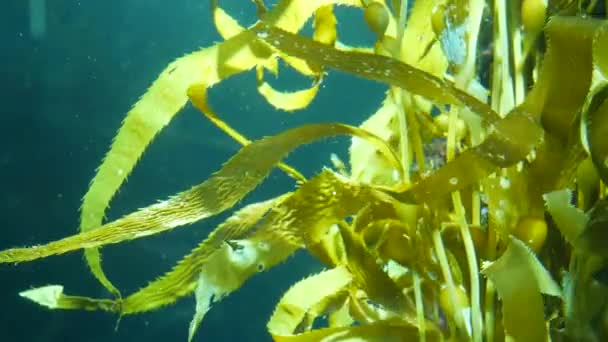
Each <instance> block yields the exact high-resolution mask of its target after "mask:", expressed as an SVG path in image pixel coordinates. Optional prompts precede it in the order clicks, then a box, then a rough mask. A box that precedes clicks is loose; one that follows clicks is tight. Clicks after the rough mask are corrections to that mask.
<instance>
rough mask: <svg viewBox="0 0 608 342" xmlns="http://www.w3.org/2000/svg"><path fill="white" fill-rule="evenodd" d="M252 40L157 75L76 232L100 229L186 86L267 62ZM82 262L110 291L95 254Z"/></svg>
mask: <svg viewBox="0 0 608 342" xmlns="http://www.w3.org/2000/svg"><path fill="white" fill-rule="evenodd" d="M253 38H254V36H252V34H251V33H249V32H243V33H242V34H239V35H237V36H235V37H234V38H232V39H230V40H228V41H225V42H223V43H220V44H218V45H215V46H213V47H209V48H206V49H203V50H201V51H198V52H194V53H192V54H189V55H186V56H184V57H181V58H179V59H177V60H176V61H174V62H173V63H171V64H169V66H167V68H166V69H165V70H164V71H163V72H162V73H161V74H160V75H159V77H158V79H157V80H156V81H154V83H153V84H152V86H151V87H150V88H149V89H148V91H147V92H146V93H145V94H144V95H143V96H142V98H141V99H140V100H139V101H138V102H137V103H136V104H135V106H134V107H133V109H131V111H129V113H128V114H127V117H126V118H125V120H124V122H123V125H122V127H121V128H120V130H119V131H118V134H117V135H116V137H115V139H114V142H113V144H112V148H111V149H110V151H109V152H108V153H107V155H106V157H105V158H104V161H103V163H102V164H101V166H100V167H99V169H98V171H97V174H96V175H95V177H94V178H93V181H92V182H91V186H90V188H89V190H88V191H87V193H86V195H85V196H84V198H83V202H82V207H81V226H80V230H81V232H83V233H84V232H87V231H89V230H91V229H93V228H96V227H99V226H101V223H102V218H103V215H104V212H105V209H106V208H107V206H108V203H109V202H110V200H111V198H112V197H113V195H114V194H115V193H116V191H117V190H118V188H119V187H120V185H121V184H122V183H123V181H124V180H125V179H126V177H127V175H128V174H129V173H130V172H131V170H132V169H133V167H134V166H135V164H136V162H137V160H138V159H139V157H140V156H141V154H142V153H143V151H144V150H145V149H146V147H147V146H148V144H149V143H150V142H151V141H152V139H153V138H154V136H155V135H156V134H157V133H158V132H160V130H162V129H163V128H164V127H165V126H166V125H167V124H168V123H169V121H170V120H171V119H172V118H173V116H174V115H175V114H176V113H177V112H178V111H179V109H180V108H181V107H183V105H184V104H185V103H186V101H187V100H188V97H187V95H186V90H187V89H188V87H189V86H190V85H191V84H193V83H196V82H201V81H202V82H204V83H205V84H207V85H209V86H210V85H213V84H215V83H217V82H218V81H220V80H221V79H223V78H226V77H228V76H230V75H233V74H234V73H237V72H241V71H244V70H247V69H250V68H252V67H253V66H255V65H256V64H257V63H259V62H260V61H263V60H264V59H265V58H267V57H269V56H270V54H271V52H270V51H269V50H267V49H266V50H265V48H264V47H263V46H259V45H260V44H255V43H253V42H255V40H253ZM256 45H258V46H257V47H256V48H255V52H254V47H255V46H256ZM85 256H86V259H87V262H88V263H89V266H90V268H91V270H92V272H93V273H94V274H95V275H96V276H97V277H98V279H100V281H101V282H102V283H103V284H104V285H105V286H106V288H108V289H110V290H111V289H113V286H112V285H111V284H110V283H109V281H108V280H107V279H106V277H105V276H104V275H103V272H102V269H101V262H100V258H99V252H98V251H97V250H95V249H89V250H88V251H86V252H85ZM112 292H115V293H116V291H112Z"/></svg>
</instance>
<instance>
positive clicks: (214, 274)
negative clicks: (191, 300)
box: [188, 227, 300, 341]
mask: <svg viewBox="0 0 608 342" xmlns="http://www.w3.org/2000/svg"><path fill="white" fill-rule="evenodd" d="M267 228H270V229H260V230H258V231H256V232H255V233H254V234H253V235H252V236H250V237H247V238H244V239H239V240H225V242H224V244H223V245H221V247H220V248H219V249H217V250H216V251H215V252H214V253H213V254H212V255H211V256H209V258H208V259H207V260H206V262H205V264H204V265H203V267H202V270H201V272H200V276H199V279H198V284H197V287H196V292H195V296H196V311H195V314H194V317H193V318H192V321H191V322H190V328H189V330H188V341H191V340H192V338H193V337H194V333H195V332H196V330H197V328H198V326H199V325H200V323H201V321H202V320H203V317H204V316H205V314H206V313H207V311H209V309H210V308H211V304H212V303H215V302H218V301H219V300H221V299H222V298H223V297H225V296H226V295H228V294H230V293H231V292H233V291H235V290H237V289H238V288H239V287H241V285H242V284H243V283H244V282H245V281H246V280H247V279H249V277H251V276H252V275H254V274H255V273H257V272H262V271H264V270H266V269H269V268H271V267H272V266H274V265H276V264H278V263H279V262H281V261H283V260H285V259H286V258H287V257H288V256H289V255H291V254H292V253H293V252H294V251H295V250H296V249H298V248H299V247H300V246H298V245H296V244H293V243H291V242H290V241H288V240H286V239H284V238H283V237H282V236H280V235H279V234H273V232H272V231H271V229H272V227H267Z"/></svg>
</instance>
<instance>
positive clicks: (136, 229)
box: [0, 123, 403, 263]
mask: <svg viewBox="0 0 608 342" xmlns="http://www.w3.org/2000/svg"><path fill="white" fill-rule="evenodd" d="M340 134H343V135H356V136H358V137H362V138H364V139H366V140H367V141H369V142H370V143H372V144H375V145H376V146H377V147H378V149H379V150H380V151H381V152H382V153H385V154H386V155H388V156H389V158H390V159H391V160H392V161H393V165H395V167H396V168H398V169H399V168H400V165H399V162H398V159H397V157H396V156H395V155H394V154H393V151H392V150H391V149H390V148H389V147H388V146H386V144H385V143H384V141H382V140H381V139H380V138H378V137H376V136H374V135H372V134H370V133H368V132H366V131H364V130H362V129H359V128H357V127H353V126H348V125H342V124H335V123H334V124H312V125H305V126H301V127H297V128H293V129H290V130H288V131H285V132H282V133H280V134H278V135H275V136H270V137H266V138H264V139H261V140H258V141H255V142H253V143H251V144H249V145H247V146H245V147H243V148H242V149H241V150H240V151H239V152H238V153H237V154H236V155H235V156H234V157H232V158H231V159H230V160H228V162H226V163H225V164H224V166H223V167H222V168H221V169H220V170H219V171H217V172H216V173H214V174H213V175H212V176H211V177H210V178H209V179H208V180H207V181H205V182H203V183H201V184H199V185H197V186H194V187H193V188H191V189H190V190H186V191H184V192H181V193H179V194H177V195H176V196H173V197H171V198H169V199H168V200H165V201H162V202H159V203H156V204H153V205H150V206H148V207H146V208H143V209H140V210H138V211H136V212H134V213H131V214H129V215H126V216H124V217H122V218H120V219H118V220H116V221H113V222H110V223H107V224H105V225H103V226H102V227H100V228H99V229H94V230H89V231H85V232H82V233H80V234H77V235H73V236H70V237H67V238H64V239H62V240H58V241H55V242H51V243H49V244H46V245H42V246H33V247H30V248H13V249H9V250H5V251H2V252H0V263H7V262H22V261H30V260H35V259H39V258H44V257H47V256H50V255H56V254H62V253H66V252H70V251H73V250H76V249H81V248H91V247H99V246H103V245H107V244H112V243H118V242H121V241H125V240H132V239H137V238H141V237H144V236H149V235H152V234H157V233H160V232H163V231H166V230H170V229H173V228H175V227H179V226H182V225H186V224H190V223H193V222H196V221H198V220H201V219H204V218H206V217H209V216H211V215H215V214H218V213H220V212H222V211H224V210H226V209H229V208H231V207H232V206H233V205H234V204H235V203H236V202H238V201H239V200H240V199H242V198H243V197H244V196H245V195H247V194H248V193H249V192H250V191H251V190H253V189H254V188H255V187H256V186H257V185H258V184H259V183H260V182H261V181H262V180H263V179H264V178H265V177H266V176H267V175H268V173H269V172H270V171H271V170H272V168H273V167H274V166H275V165H276V164H277V163H278V162H279V161H280V160H281V159H282V158H283V157H284V156H285V155H287V154H288V153H289V152H291V151H292V150H293V149H295V148H296V147H298V146H300V145H303V144H306V143H310V142H312V141H315V140H318V139H320V138H323V137H329V136H335V135H340ZM398 172H403V171H402V170H400V169H399V171H398Z"/></svg>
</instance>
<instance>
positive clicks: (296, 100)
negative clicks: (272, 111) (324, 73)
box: [256, 67, 322, 112]
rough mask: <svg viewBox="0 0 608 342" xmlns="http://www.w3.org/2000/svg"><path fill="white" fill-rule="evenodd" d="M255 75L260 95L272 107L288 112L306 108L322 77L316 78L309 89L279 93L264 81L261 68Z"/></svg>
mask: <svg viewBox="0 0 608 342" xmlns="http://www.w3.org/2000/svg"><path fill="white" fill-rule="evenodd" d="M256 75H257V89H258V92H259V93H260V95H262V96H263V97H264V98H265V99H266V101H268V103H269V104H270V105H272V106H273V107H275V108H277V109H280V110H284V111H288V112H291V111H295V110H300V109H303V108H306V107H308V105H310V103H311V102H312V100H313V99H314V98H315V96H316V95H317V92H318V91H319V86H320V85H321V81H322V77H321V76H318V77H316V78H315V80H314V81H313V84H312V85H311V86H310V87H309V88H306V89H301V90H295V91H280V90H277V89H275V88H274V87H273V86H271V85H270V84H269V83H268V82H266V81H265V80H264V69H263V68H262V67H258V68H257V70H256Z"/></svg>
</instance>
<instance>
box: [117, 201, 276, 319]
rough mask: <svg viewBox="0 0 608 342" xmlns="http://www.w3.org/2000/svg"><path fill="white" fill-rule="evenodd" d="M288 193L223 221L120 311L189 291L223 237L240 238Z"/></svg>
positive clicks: (149, 305)
mask: <svg viewBox="0 0 608 342" xmlns="http://www.w3.org/2000/svg"><path fill="white" fill-rule="evenodd" d="M286 196H288V195H283V196H281V197H280V198H275V199H272V200H267V201H264V202H259V203H253V204H250V205H248V206H246V207H244V208H242V209H240V210H239V211H237V212H236V213H234V214H233V215H232V216H230V217H229V218H228V219H227V220H226V221H224V222H222V224H220V225H219V226H218V227H217V228H216V229H215V230H214V231H213V232H211V233H210V234H209V236H208V237H207V238H206V239H205V240H204V241H203V242H201V243H200V244H199V245H198V246H197V247H196V248H195V249H193V250H192V252H190V254H188V255H187V256H185V257H184V258H182V259H181V260H180V261H179V262H178V263H177V265H175V267H173V269H172V270H171V271H170V272H167V273H166V274H165V275H163V276H162V277H160V278H158V279H157V280H155V281H153V282H151V283H149V284H148V285H147V286H146V287H144V288H142V289H141V290H139V291H137V292H135V293H133V294H132V295H130V296H128V297H126V298H125V299H124V300H123V301H122V305H121V313H122V314H132V313H137V312H142V311H148V310H153V309H156V308H158V307H160V306H162V305H167V304H170V303H172V302H174V301H175V300H177V299H178V298H179V297H182V296H185V295H187V294H189V293H190V292H192V291H193V290H194V288H195V287H196V281H197V278H198V277H199V274H200V272H201V269H203V267H205V264H206V263H207V261H208V259H209V258H210V257H211V255H213V254H214V253H215V252H216V251H217V250H218V249H221V248H223V246H224V244H225V241H228V240H233V239H238V238H242V237H243V235H244V234H246V233H247V232H248V231H249V230H250V229H251V228H252V227H253V226H254V224H255V223H257V222H258V221H259V220H260V219H261V218H262V217H263V216H264V214H266V213H267V212H268V210H269V209H270V208H271V207H272V206H274V205H276V204H277V202H279V201H281V200H282V199H283V198H285V197H286Z"/></svg>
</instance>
